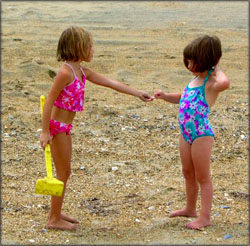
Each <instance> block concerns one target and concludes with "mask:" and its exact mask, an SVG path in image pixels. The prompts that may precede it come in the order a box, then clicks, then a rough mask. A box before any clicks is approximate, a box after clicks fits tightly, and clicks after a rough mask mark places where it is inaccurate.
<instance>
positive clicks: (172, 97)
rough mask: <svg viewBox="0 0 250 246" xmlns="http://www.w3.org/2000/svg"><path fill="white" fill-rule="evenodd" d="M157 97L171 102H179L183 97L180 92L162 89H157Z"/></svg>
mask: <svg viewBox="0 0 250 246" xmlns="http://www.w3.org/2000/svg"><path fill="white" fill-rule="evenodd" d="M154 97H155V99H162V100H164V101H166V102H169V103H174V104H178V103H179V102H180V99H181V94H180V93H164V92H163V91H162V90H156V91H155V93H154Z"/></svg>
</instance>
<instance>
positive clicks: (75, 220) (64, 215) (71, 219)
mask: <svg viewBox="0 0 250 246" xmlns="http://www.w3.org/2000/svg"><path fill="white" fill-rule="evenodd" d="M61 218H62V219H63V220H66V221H68V222H71V223H73V224H79V221H78V220H77V219H75V218H72V217H70V216H67V215H66V214H61Z"/></svg>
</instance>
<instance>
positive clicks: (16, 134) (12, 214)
mask: <svg viewBox="0 0 250 246" xmlns="http://www.w3.org/2000/svg"><path fill="white" fill-rule="evenodd" d="M1 17H2V50H1V52H2V68H1V69H2V78H1V79H2V145H1V147H2V148H1V150H2V163H1V164H2V167H1V170H2V172H1V178H2V193H1V194H2V203H1V212H2V221H1V222H2V244H24V245H27V244H70V245H72V244H104V243H106V244H108V243H109V244H116V245H117V244H144V245H145V244H148V245H149V244H157V243H159V244H160V243H161V244H168V245H170V244H171V245H174V244H190V245H197V244H201V245H202V244H218V245H229V244H235V245H242V244H244V245H246V244H248V235H249V232H248V117H249V115H248V2H237V1H235V2H229V1H228V2H214V1H213V2H71V3H70V2H36V3H35V2H2V13H1ZM70 25H81V26H83V27H85V28H87V29H88V30H89V31H91V32H92V34H93V36H94V41H95V57H94V60H93V61H92V62H91V63H90V64H84V65H86V66H87V67H90V68H92V69H94V70H96V71H98V72H100V73H102V74H104V75H107V76H109V77H111V78H114V79H117V80H120V81H123V82H124V83H126V84H128V85H130V86H132V87H135V88H138V89H143V90H146V91H148V92H149V93H150V94H152V93H153V92H154V90H155V89H163V90H164V91H168V92H181V91H182V90H183V88H184V86H185V85H186V83H187V82H188V81H189V80H190V79H191V78H192V75H191V74H190V73H189V72H188V71H187V70H186V69H185V67H184V65H183V62H182V51H183V48H184V47H185V45H186V44H187V43H188V42H190V41H191V40H192V39H194V38H196V37H197V36H199V35H202V34H211V35H213V34H214V35H217V36H219V37H220V39H221V41H222V44H223V57H222V59H221V68H222V69H223V70H224V71H225V73H226V74H227V75H228V77H229V78H230V81H231V88H230V89H229V90H227V91H225V92H223V93H222V94H221V95H220V97H219V99H218V100H217V103H216V105H215V106H214V107H213V108H212V112H211V115H210V121H211V123H212V125H213V128H214V131H215V133H216V140H215V144H214V149H213V154H212V165H211V172H212V177H213V183H214V200H213V207H212V222H213V226H211V227H209V228H206V229H205V230H203V231H192V230H187V229H185V227H184V226H185V224H186V223H187V222H188V221H189V219H187V218H174V219H169V218H168V215H169V213H170V212H171V211H172V210H175V209H177V208H180V207H182V206H183V205H184V204H185V190H184V180H183V177H182V174H181V163H180V158H179V153H178V136H179V128H178V124H177V112H178V106H176V105H170V104H167V103H164V102H162V101H154V102H152V103H143V102H141V101H140V100H139V99H137V98H134V97H131V96H126V95H124V94H119V93H117V92H115V91H113V90H110V89H107V88H103V87H98V86H95V85H93V84H91V83H88V85H87V91H86V106H85V111H84V112H83V113H79V114H78V115H77V117H76V119H75V122H74V128H73V132H72V136H73V149H74V150H73V160H72V176H71V178H70V180H69V185H68V188H67V193H66V198H65V203H64V207H63V211H64V212H65V213H68V214H70V215H72V216H74V217H76V218H78V219H79V220H80V222H81V228H80V229H78V230H77V231H75V232H65V231H53V230H46V229H45V224H46V218H47V213H48V210H49V200H50V199H49V197H48V196H42V195H35V194H34V186H35V182H36V180H37V179H39V178H43V177H44V176H45V165H44V157H43V152H42V150H41V148H40V145H39V135H40V132H39V129H41V119H40V108H39V97H40V95H41V94H45V95H47V93H48V91H49V88H50V86H51V83H52V81H53V79H52V78H51V76H53V71H56V70H57V69H58V68H59V66H60V64H58V63H57V61H56V58H55V53H56V46H57V41H58V38H59V35H60V33H61V32H62V31H63V30H64V29H65V28H66V27H68V26H70ZM49 71H50V72H49ZM114 167H116V168H114ZM112 168H113V169H112ZM115 169H117V170H115ZM198 208H200V201H199V203H198ZM228 234H229V238H228V239H226V238H225V236H227V235H228ZM230 235H231V237H230Z"/></svg>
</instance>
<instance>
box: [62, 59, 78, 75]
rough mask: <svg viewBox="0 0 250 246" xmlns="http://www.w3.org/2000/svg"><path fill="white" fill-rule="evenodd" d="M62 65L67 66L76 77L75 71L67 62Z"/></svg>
mask: <svg viewBox="0 0 250 246" xmlns="http://www.w3.org/2000/svg"><path fill="white" fill-rule="evenodd" d="M64 64H66V65H68V66H69V67H70V68H71V70H72V72H73V73H74V76H75V77H76V73H75V70H74V69H73V67H72V66H71V65H70V64H69V63H67V62H65V63H64Z"/></svg>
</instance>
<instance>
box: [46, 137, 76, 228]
mask: <svg viewBox="0 0 250 246" xmlns="http://www.w3.org/2000/svg"><path fill="white" fill-rule="evenodd" d="M51 153H52V156H53V160H54V164H55V167H56V177H57V179H59V180H61V181H63V182H64V191H63V195H62V196H61V197H58V196H51V208H50V212H49V220H48V223H47V227H48V228H53V229H61V230H74V229H76V227H77V226H76V225H74V224H72V223H70V222H69V221H66V220H64V219H63V218H62V214H61V209H62V203H63V199H64V194H65V189H66V185H67V180H68V178H69V176H70V172H71V166H70V161H71V154H72V142H71V136H70V135H69V136H67V135H66V134H65V133H60V134H58V135H56V136H55V137H54V138H53V142H52V145H51Z"/></svg>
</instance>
